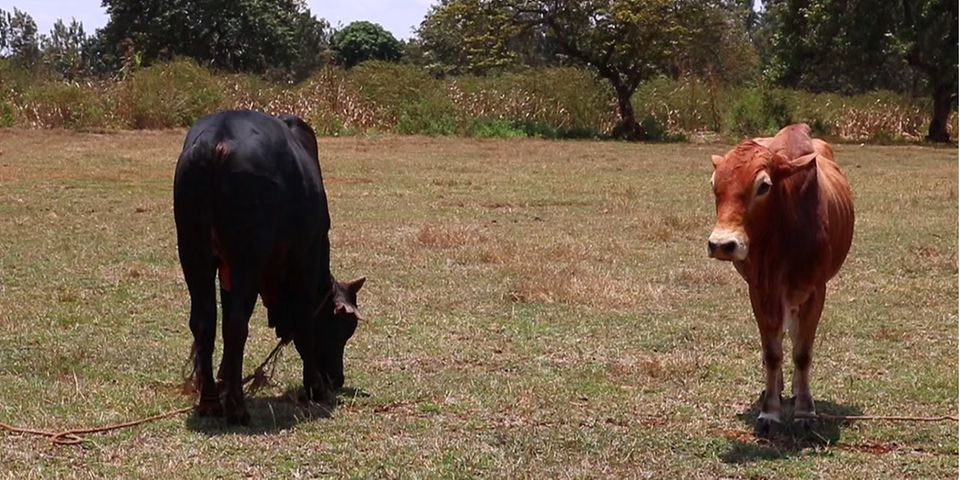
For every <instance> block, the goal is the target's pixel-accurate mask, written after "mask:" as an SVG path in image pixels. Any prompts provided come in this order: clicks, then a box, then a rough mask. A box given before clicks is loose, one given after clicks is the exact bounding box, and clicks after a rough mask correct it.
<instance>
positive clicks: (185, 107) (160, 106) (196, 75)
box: [118, 60, 225, 128]
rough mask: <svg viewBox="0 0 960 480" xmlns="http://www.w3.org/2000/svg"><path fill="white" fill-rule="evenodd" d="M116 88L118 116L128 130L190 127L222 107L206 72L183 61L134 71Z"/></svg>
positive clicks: (218, 91) (220, 96)
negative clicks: (118, 95)
mask: <svg viewBox="0 0 960 480" xmlns="http://www.w3.org/2000/svg"><path fill="white" fill-rule="evenodd" d="M120 88H121V93H120V104H119V106H118V110H119V114H120V116H121V117H122V118H123V120H124V123H125V124H126V125H127V126H129V127H132V128H170V127H186V126H190V125H192V124H193V122H195V121H196V120H197V119H198V118H200V117H201V116H203V115H206V114H209V113H212V112H214V111H216V110H219V109H220V108H222V107H223V106H224V103H225V102H224V95H223V93H222V92H221V87H220V85H219V84H218V83H217V80H216V78H215V77H214V76H213V75H212V74H211V73H210V71H208V70H206V69H205V68H203V67H200V66H199V65H197V64H196V63H193V62H192V61H187V60H177V61H173V62H170V63H163V64H158V65H154V66H151V67H148V68H145V69H142V70H139V71H136V72H134V73H133V74H132V75H131V76H130V77H129V78H128V79H126V80H125V81H124V82H123V84H122V85H121V87H120Z"/></svg>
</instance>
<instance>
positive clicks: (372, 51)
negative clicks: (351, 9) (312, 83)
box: [333, 22, 403, 68]
mask: <svg viewBox="0 0 960 480" xmlns="http://www.w3.org/2000/svg"><path fill="white" fill-rule="evenodd" d="M333 47H334V49H335V50H336V52H337V60H338V62H339V63H340V64H341V65H343V66H345V67H347V68H351V67H353V66H355V65H357V64H359V63H362V62H365V61H368V60H382V61H387V62H393V61H397V60H400V57H401V55H402V54H403V45H401V43H400V42H399V41H398V40H397V39H396V38H395V37H394V36H393V34H391V33H390V32H388V31H386V30H384V29H383V27H381V26H380V25H379V24H376V23H370V22H353V23H351V24H349V25H347V26H346V27H344V28H343V29H342V30H339V31H337V32H336V33H334V34H333Z"/></svg>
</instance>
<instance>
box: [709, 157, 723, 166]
mask: <svg viewBox="0 0 960 480" xmlns="http://www.w3.org/2000/svg"><path fill="white" fill-rule="evenodd" d="M710 160H712V161H713V168H717V167H718V166H720V164H721V163H723V157H721V156H720V155H711V156H710Z"/></svg>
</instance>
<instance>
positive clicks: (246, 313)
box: [220, 270, 257, 425]
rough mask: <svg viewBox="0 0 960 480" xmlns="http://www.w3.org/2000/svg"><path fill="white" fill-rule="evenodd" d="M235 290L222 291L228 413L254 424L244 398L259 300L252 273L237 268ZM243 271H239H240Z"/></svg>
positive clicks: (231, 417)
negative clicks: (246, 349)
mask: <svg viewBox="0 0 960 480" xmlns="http://www.w3.org/2000/svg"><path fill="white" fill-rule="evenodd" d="M233 273H235V274H236V275H235V276H234V277H233V285H232V290H231V291H229V292H227V291H224V290H221V296H222V297H221V304H222V308H223V359H222V360H221V362H220V370H221V371H220V375H222V381H223V390H224V393H225V395H224V412H225V414H226V417H227V421H228V422H230V423H235V424H239V425H246V424H248V423H250V414H249V413H248V412H247V408H246V405H245V402H244V398H243V350H244V347H245V345H246V343H247V334H248V330H249V323H250V315H251V314H252V313H253V307H254V305H255V304H256V300H257V290H256V289H255V288H254V287H253V285H252V282H250V281H249V279H251V278H253V276H252V275H249V274H244V273H242V272H240V271H238V270H234V272H233ZM237 273H239V274H237Z"/></svg>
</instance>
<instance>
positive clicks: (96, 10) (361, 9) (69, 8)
mask: <svg viewBox="0 0 960 480" xmlns="http://www.w3.org/2000/svg"><path fill="white" fill-rule="evenodd" d="M434 1H435V0H307V6H308V7H309V8H310V11H311V12H312V13H313V14H314V16H316V17H320V18H325V19H326V20H327V21H329V22H330V24H331V25H333V26H334V27H337V26H338V25H339V26H344V25H346V24H348V23H350V22H352V21H354V20H367V21H371V22H374V23H379V24H380V25H383V28H385V29H387V30H389V31H390V33H392V34H393V35H394V36H395V37H397V38H399V39H407V38H410V37H411V36H412V34H413V28H414V27H416V26H417V25H420V22H421V21H422V20H423V17H424V15H426V14H427V10H429V8H430V5H431V4H432V3H434ZM100 2H101V0H0V9H2V10H5V11H8V12H11V11H13V7H17V8H19V9H20V10H23V11H25V12H27V13H29V14H30V16H32V17H33V19H34V20H36V22H37V28H38V29H39V30H40V32H41V33H44V34H48V33H49V32H50V29H51V28H53V24H54V22H56V21H57V19H58V18H62V19H63V20H64V21H65V22H67V23H69V21H70V18H71V17H73V18H76V19H77V20H79V21H80V22H83V29H84V31H85V32H87V33H88V34H90V33H93V32H94V30H96V29H97V28H100V27H102V26H104V25H105V24H106V23H107V15H106V13H104V10H103V7H101V6H100Z"/></svg>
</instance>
